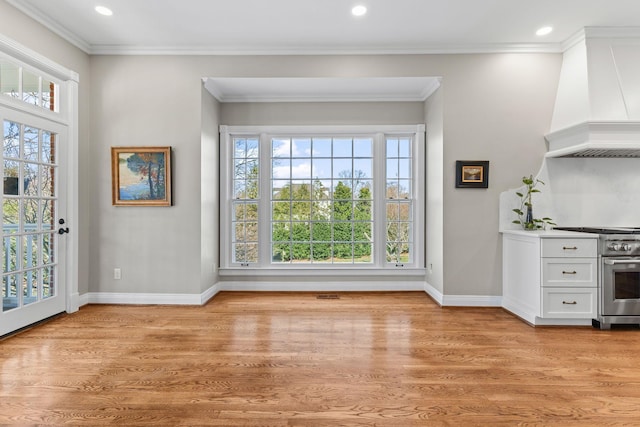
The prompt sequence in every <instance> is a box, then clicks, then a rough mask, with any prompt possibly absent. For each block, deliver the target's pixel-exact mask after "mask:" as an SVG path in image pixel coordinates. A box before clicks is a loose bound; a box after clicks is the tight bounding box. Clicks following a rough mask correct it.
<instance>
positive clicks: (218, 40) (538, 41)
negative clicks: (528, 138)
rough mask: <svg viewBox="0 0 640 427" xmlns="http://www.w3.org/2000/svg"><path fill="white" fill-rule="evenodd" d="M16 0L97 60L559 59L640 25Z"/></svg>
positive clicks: (305, 6) (376, 7) (256, 2)
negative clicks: (579, 37)
mask: <svg viewBox="0 0 640 427" xmlns="http://www.w3.org/2000/svg"><path fill="white" fill-rule="evenodd" d="M6 1H8V2H9V3H10V4H12V5H14V6H16V7H18V8H19V9H21V10H22V11H24V12H26V13H27V14H29V15H30V16H32V17H34V18H35V19H36V20H38V21H40V22H41V23H43V24H45V25H46V26H48V27H49V28H51V29H52V30H53V31H55V32H56V33H58V34H60V35H62V36H63V37H65V38H66V39H67V40H69V41H71V42H72V43H74V44H75V45H76V46H78V47H80V48H81V49H83V50H84V51H85V52H87V53H91V54H127V53H129V54H149V53H172V54H176V53H178V54H224V53H226V54H314V53H315V54H320V53H440V52H451V53H462V52H504V51H511V52H514V51H517V52H520V51H526V52H532V51H538V52H539V51H546V52H559V51H560V50H561V47H562V43H563V42H565V41H566V40H567V39H569V38H570V37H571V36H572V35H574V34H575V33H577V32H578V31H580V30H581V29H582V28H584V27H598V26H607V27H610V26H637V27H640V0H93V1H87V0H6ZM98 4H102V5H104V6H107V7H109V8H111V9H112V10H113V12H114V14H113V16H111V17H104V16H101V15H99V14H97V13H96V12H95V11H94V6H96V5H98ZM356 4H364V5H366V6H367V8H368V13H367V14H366V15H365V16H363V17H354V16H352V15H351V13H350V11H351V8H352V7H353V6H354V5H356ZM544 25H550V26H553V27H554V29H555V30H554V32H553V33H551V34H550V35H548V36H545V37H537V36H536V35H535V34H534V33H535V31H536V30H537V29H538V28H539V27H542V26H544Z"/></svg>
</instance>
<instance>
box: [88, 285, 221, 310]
mask: <svg viewBox="0 0 640 427" xmlns="http://www.w3.org/2000/svg"><path fill="white" fill-rule="evenodd" d="M220 290H221V289H220V286H219V284H216V285H213V286H211V287H210V288H209V289H207V290H206V291H204V292H202V293H201V294H142V293H117V292H88V293H86V294H83V295H81V296H80V298H79V301H80V305H86V304H142V305H203V304H205V303H206V302H207V301H209V300H210V299H211V298H213V297H214V296H215V295H216V294H217V293H218V292H220Z"/></svg>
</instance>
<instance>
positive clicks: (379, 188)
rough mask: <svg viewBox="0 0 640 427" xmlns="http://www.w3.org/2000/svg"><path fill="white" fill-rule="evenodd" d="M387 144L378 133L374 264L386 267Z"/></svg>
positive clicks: (376, 143)
mask: <svg viewBox="0 0 640 427" xmlns="http://www.w3.org/2000/svg"><path fill="white" fill-rule="evenodd" d="M386 166H387V162H386V146H385V136H384V134H382V133H377V134H376V135H375V137H374V144H373V179H374V184H373V188H374V191H373V192H374V197H373V199H374V203H373V209H374V210H373V228H374V233H373V235H374V238H373V242H374V245H373V251H374V265H376V266H377V267H384V266H385V264H386V240H387V236H386V229H387V228H386V227H387V221H386V216H387V215H386V187H387V183H386V179H385V177H386Z"/></svg>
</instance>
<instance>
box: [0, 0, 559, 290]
mask: <svg viewBox="0 0 640 427" xmlns="http://www.w3.org/2000/svg"><path fill="white" fill-rule="evenodd" d="M7 13H8V14H7ZM0 14H2V16H3V21H9V22H8V23H4V22H3V27H2V32H3V33H4V34H6V35H7V36H9V37H12V38H14V39H15V40H17V41H18V42H20V43H23V44H25V45H27V46H28V47H30V48H32V49H34V50H36V51H38V52H40V53H42V54H43V55H46V56H49V57H50V58H51V59H53V60H54V61H57V62H59V63H61V64H62V65H64V66H66V67H68V68H71V69H74V70H76V71H78V72H79V73H80V78H81V87H80V90H81V118H80V120H81V141H80V143H81V153H80V157H81V159H83V162H81V163H82V165H81V169H80V182H81V192H82V194H81V195H80V200H81V204H82V206H81V216H82V218H80V222H81V229H80V230H79V231H80V232H81V233H83V236H82V239H81V244H82V247H81V250H80V252H81V259H80V262H81V263H82V266H81V270H82V272H84V274H82V275H81V284H80V292H83V291H84V290H89V291H91V292H133V293H189V294H194V293H200V292H202V290H203V289H205V288H207V287H208V286H209V285H212V284H213V283H211V284H207V283H206V282H207V281H209V280H215V271H212V270H207V269H206V268H203V267H202V265H201V262H202V260H203V259H204V260H209V259H212V258H216V256H213V253H212V251H214V250H217V249H213V248H212V247H211V246H208V247H207V246H206V245H204V246H203V243H202V242H203V240H202V235H203V232H204V233H205V235H206V236H215V232H214V231H213V229H207V228H206V227H203V221H207V219H208V218H211V219H213V220H214V221H215V218H216V217H217V216H216V215H217V213H216V211H217V206H216V204H215V202H214V203H211V200H212V198H215V195H214V194H212V193H210V192H209V190H205V193H203V192H202V190H203V186H204V185H206V180H211V181H212V182H211V183H210V184H211V185H212V186H216V185H217V183H216V182H215V181H214V180H215V178H214V177H215V174H213V173H211V170H208V169H207V171H206V172H205V170H204V167H203V166H202V164H203V160H202V159H203V156H204V157H205V158H210V159H212V160H213V159H214V155H213V153H212V152H211V151H207V149H205V146H206V147H210V145H208V144H210V143H215V142H211V141H213V139H211V138H205V137H204V136H203V130H202V129H201V127H202V114H203V106H204V105H205V101H203V91H202V83H201V78H202V77H205V76H207V77H333V76H335V77H360V76H362V77H403V76H442V81H443V86H444V87H445V88H446V90H443V91H442V92H441V94H439V96H441V98H442V102H441V105H442V117H443V128H442V133H443V135H444V140H443V141H444V143H443V150H444V151H443V162H442V167H443V205H442V206H443V208H442V209H443V255H442V259H443V271H442V278H443V279H442V280H443V283H442V290H443V294H445V295H486V296H495V295H500V294H501V261H500V260H501V257H500V247H499V234H498V197H499V193H500V192H501V191H503V190H506V189H508V188H512V187H514V186H517V185H518V183H519V182H520V178H521V177H522V175H524V174H529V173H535V172H536V171H537V170H538V168H539V167H540V164H541V162H542V156H543V154H544V152H545V150H546V146H545V143H544V138H543V135H544V134H545V133H547V132H548V130H549V125H550V122H551V112H552V109H553V105H554V99H555V92H556V87H557V83H558V77H559V72H560V65H561V56H560V54H475V55H343V56H342V55H336V56H96V57H91V58H87V57H86V56H85V55H84V54H82V53H81V52H79V51H77V49H75V48H72V47H70V46H69V45H67V44H65V43H64V42H62V41H60V40H59V39H57V38H56V37H55V36H52V35H51V34H50V33H49V32H48V31H45V30H43V29H42V28H41V27H40V26H39V25H38V24H36V23H34V22H33V21H31V20H29V19H26V18H24V16H22V15H21V14H20V13H18V12H16V11H15V10H14V9H12V8H11V7H9V6H7V5H6V4H4V3H0ZM7 16H8V17H9V19H7ZM88 83H90V84H88ZM204 108H206V109H207V111H208V112H210V113H211V114H212V115H213V116H214V117H215V106H214V105H212V104H209V105H208V106H206V107H204ZM231 108H233V107H229V109H228V110H227V113H229V114H231V113H230V111H231ZM88 111H89V113H87V112H88ZM252 114H253V113H252ZM423 117H424V116H423ZM427 117H429V113H427ZM220 120H221V122H222V121H223V117H220ZM411 121H414V120H413V119H412V120H410V122H411ZM427 126H429V123H427ZM115 145H159V146H163V145H171V146H173V147H174V157H173V159H174V165H173V166H174V170H173V172H174V195H175V198H174V201H175V204H174V206H173V207H171V208H137V207H136V208H132V207H118V208H115V207H113V206H111V186H110V176H111V173H110V164H109V148H110V147H111V146H115ZM456 160H489V161H490V162H491V169H490V187H489V188H488V189H485V190H469V189H464V190H460V189H455V188H454V170H455V161H456ZM203 180H205V182H204V183H203ZM203 200H206V202H203ZM428 216H429V214H428ZM216 255H217V254H216ZM114 267H119V268H121V269H122V280H119V281H116V280H113V268H114Z"/></svg>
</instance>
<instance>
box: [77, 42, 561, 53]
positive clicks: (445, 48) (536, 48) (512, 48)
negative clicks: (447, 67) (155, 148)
mask: <svg viewBox="0 0 640 427" xmlns="http://www.w3.org/2000/svg"><path fill="white" fill-rule="evenodd" d="M562 51H563V50H562V44H561V43H548V44H531V43H521V44H484V45H437V46H436V45H433V46H421V47H410V48H391V47H389V46H369V47H356V46H343V47H337V46H315V47H309V46H290V47H284V48H283V47H266V48H265V47H264V46H262V47H258V46H236V47H221V46H134V45H92V46H90V48H89V51H88V53H90V54H92V55H194V56H207V55H208V56H277V55H283V56H284V55H291V56H295V55H433V54H438V55H451V54H455V55H463V54H490V53H562Z"/></svg>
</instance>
